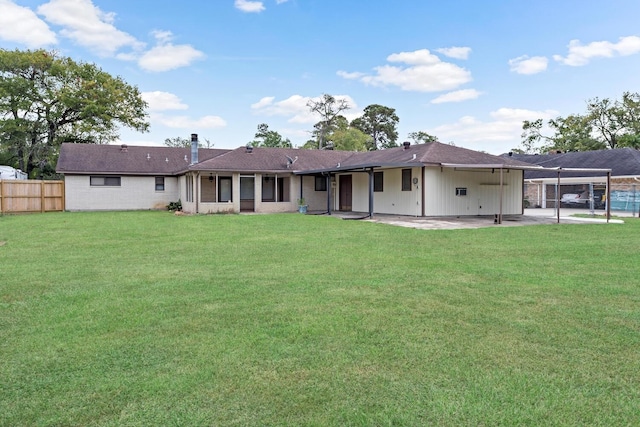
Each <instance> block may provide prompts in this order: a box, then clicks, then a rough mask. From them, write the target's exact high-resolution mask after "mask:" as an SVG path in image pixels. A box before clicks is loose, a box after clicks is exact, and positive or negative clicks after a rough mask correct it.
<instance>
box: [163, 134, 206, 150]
mask: <svg viewBox="0 0 640 427" xmlns="http://www.w3.org/2000/svg"><path fill="white" fill-rule="evenodd" d="M203 139H204V144H203V143H202V142H200V141H198V148H213V145H214V144H213V143H212V142H211V141H209V140H208V139H207V138H203ZM164 146H165V147H183V148H191V139H188V138H183V137H181V136H176V137H174V138H166V139H165V140H164Z"/></svg>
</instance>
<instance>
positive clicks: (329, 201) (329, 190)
mask: <svg viewBox="0 0 640 427" xmlns="http://www.w3.org/2000/svg"><path fill="white" fill-rule="evenodd" d="M326 176H327V215H331V173H330V172H329V173H327V175H326Z"/></svg>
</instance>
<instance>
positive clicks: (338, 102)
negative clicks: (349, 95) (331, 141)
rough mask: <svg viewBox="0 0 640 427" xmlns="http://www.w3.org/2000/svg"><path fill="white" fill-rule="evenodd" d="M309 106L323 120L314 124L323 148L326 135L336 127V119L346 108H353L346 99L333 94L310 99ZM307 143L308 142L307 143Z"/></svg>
mask: <svg viewBox="0 0 640 427" xmlns="http://www.w3.org/2000/svg"><path fill="white" fill-rule="evenodd" d="M307 107H309V110H311V112H312V113H316V114H319V115H320V117H321V120H320V121H319V122H318V123H316V125H315V126H314V128H315V131H314V132H317V135H318V138H317V142H318V148H319V149H322V148H323V147H324V145H325V143H326V139H325V137H326V136H327V135H328V134H329V133H331V131H332V129H334V126H335V121H336V120H337V118H338V117H341V116H340V113H341V112H342V111H344V110H348V109H349V108H351V106H350V105H349V103H348V102H347V100H346V99H337V98H335V97H333V96H331V95H328V94H326V93H325V94H323V95H322V96H321V97H320V99H319V100H317V101H316V100H313V99H312V100H310V101H309V102H307ZM305 145H306V144H305Z"/></svg>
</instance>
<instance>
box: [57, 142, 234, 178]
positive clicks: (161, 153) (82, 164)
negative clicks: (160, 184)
mask: <svg viewBox="0 0 640 427" xmlns="http://www.w3.org/2000/svg"><path fill="white" fill-rule="evenodd" d="M228 151H229V150H219V149H208V148H201V149H199V150H198V159H199V160H200V161H203V160H208V159H211V158H213V157H216V156H220V155H222V154H224V153H227V152H228ZM190 162H191V149H190V148H182V147H142V146H127V145H124V144H123V145H100V144H71V143H65V144H62V146H61V147H60V157H59V158H58V164H57V166H56V172H58V173H63V174H64V173H66V174H98V173H99V174H128V175H177V174H180V173H181V172H184V171H185V170H187V169H188V167H189V163H190Z"/></svg>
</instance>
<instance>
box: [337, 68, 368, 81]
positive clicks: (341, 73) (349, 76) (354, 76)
mask: <svg viewBox="0 0 640 427" xmlns="http://www.w3.org/2000/svg"><path fill="white" fill-rule="evenodd" d="M336 74H337V75H338V76H340V77H342V78H344V79H347V80H357V79H359V78H361V77H364V76H365V75H366V74H365V73H359V72H357V71H356V72H354V73H348V72H346V71H342V70H339V71H337V72H336Z"/></svg>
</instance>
